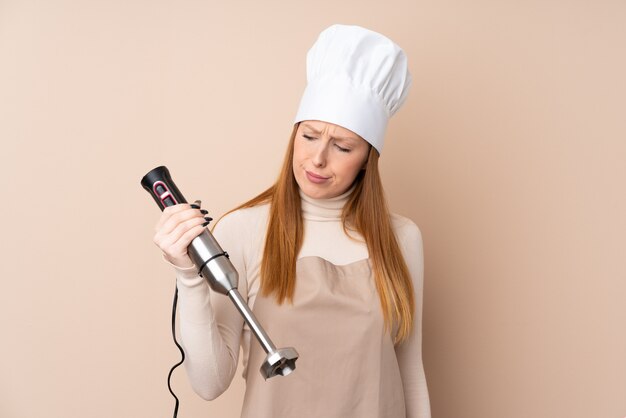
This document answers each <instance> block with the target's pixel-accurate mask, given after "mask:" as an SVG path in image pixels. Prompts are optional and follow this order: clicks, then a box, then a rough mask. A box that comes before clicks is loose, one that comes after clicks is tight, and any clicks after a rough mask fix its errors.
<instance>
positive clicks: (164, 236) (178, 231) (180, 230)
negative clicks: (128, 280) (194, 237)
mask: <svg viewBox="0 0 626 418" xmlns="http://www.w3.org/2000/svg"><path fill="white" fill-rule="evenodd" d="M203 221H204V218H197V217H193V218H191V219H189V220H187V221H184V222H181V223H180V224H178V225H177V226H176V227H175V228H174V229H173V230H172V231H170V232H164V230H163V229H161V230H159V231H157V233H156V234H155V235H154V238H153V241H154V243H155V244H156V245H157V246H158V247H159V248H160V249H161V250H162V251H163V252H165V253H168V254H169V255H171V256H174V257H178V256H180V255H181V253H180V248H176V249H173V248H172V247H173V246H174V245H175V244H176V243H177V242H178V241H179V240H180V239H181V237H183V235H185V233H187V231H189V230H190V229H192V228H194V227H196V226H198V225H202V223H203ZM189 242H191V240H190V241H189ZM182 254H184V252H183V253H182Z"/></svg>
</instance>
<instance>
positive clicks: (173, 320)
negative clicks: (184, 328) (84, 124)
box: [167, 287, 185, 418]
mask: <svg viewBox="0 0 626 418" xmlns="http://www.w3.org/2000/svg"><path fill="white" fill-rule="evenodd" d="M177 303H178V287H176V290H175V291H174V306H173V307H172V337H173V338H174V343H175V344H176V347H178V349H179V350H180V354H181V356H182V358H181V359H180V361H179V362H178V363H176V364H175V365H174V366H173V367H172V368H171V369H170V373H169V374H168V375H167V388H168V389H169V390H170V393H171V394H172V396H173V397H174V399H176V406H174V418H176V417H177V416H178V398H177V397H176V395H175V394H174V392H173V391H172V385H171V384H170V379H171V377H172V373H173V372H174V369H175V368H177V367H178V366H180V365H181V364H183V361H185V352H184V351H183V348H182V347H181V346H180V344H178V341H176V305H177Z"/></svg>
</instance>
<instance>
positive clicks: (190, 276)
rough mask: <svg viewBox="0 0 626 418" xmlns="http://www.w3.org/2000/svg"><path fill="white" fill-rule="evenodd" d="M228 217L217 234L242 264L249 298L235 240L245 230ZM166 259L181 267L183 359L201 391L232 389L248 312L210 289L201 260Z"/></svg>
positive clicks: (214, 393) (242, 288)
mask: <svg viewBox="0 0 626 418" xmlns="http://www.w3.org/2000/svg"><path fill="white" fill-rule="evenodd" d="M228 218H230V217H224V218H223V219H222V220H221V221H220V222H219V223H218V224H217V226H216V227H215V230H214V232H213V235H214V236H215V238H216V239H217V240H218V242H219V243H220V246H221V247H222V248H223V249H224V250H225V251H227V252H228V254H229V256H230V260H231V262H232V263H233V265H234V266H235V269H237V272H238V273H239V287H238V289H239V292H240V293H241V296H242V297H243V299H244V300H246V301H247V286H246V285H245V284H246V280H245V269H244V267H245V264H244V261H243V251H241V250H239V248H241V246H240V245H239V246H238V245H235V244H236V242H235V240H236V238H237V237H240V236H241V235H239V234H237V233H236V232H235V231H232V230H231V229H232V228H231V227H232V226H233V225H232V223H231V222H230V219H228ZM163 260H164V261H165V262H167V263H168V264H170V265H171V266H172V267H174V269H175V272H176V286H177V288H178V300H179V312H180V319H179V323H180V338H181V346H182V347H183V351H184V352H185V361H184V362H183V365H184V366H185V370H186V371H187V376H188V378H189V382H190V384H191V386H192V388H193V390H194V391H195V392H196V393H197V394H198V395H199V396H200V397H202V398H203V399H206V400H213V399H215V398H217V397H218V396H220V395H221V394H222V393H223V392H224V391H225V390H226V389H228V387H229V386H230V384H231V382H232V380H233V377H234V375H235V371H236V370H237V364H238V358H239V344H240V341H241V334H242V330H243V317H242V316H241V314H240V313H239V311H237V309H236V307H235V305H234V304H233V303H232V301H231V300H230V298H229V297H228V296H225V295H222V294H219V293H217V292H214V291H213V290H212V289H210V287H209V285H208V283H207V281H206V280H205V279H204V278H203V277H201V276H199V275H198V274H197V267H196V266H194V267H189V268H184V269H183V268H178V267H176V266H175V265H174V264H172V263H170V262H169V261H167V260H166V259H165V257H163Z"/></svg>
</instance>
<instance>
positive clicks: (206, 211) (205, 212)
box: [200, 209, 209, 215]
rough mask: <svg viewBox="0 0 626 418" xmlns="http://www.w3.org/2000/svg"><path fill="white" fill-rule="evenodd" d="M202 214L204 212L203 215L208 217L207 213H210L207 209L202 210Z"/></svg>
mask: <svg viewBox="0 0 626 418" xmlns="http://www.w3.org/2000/svg"><path fill="white" fill-rule="evenodd" d="M200 212H202V214H203V215H206V214H207V213H209V211H208V210H206V209H202V210H201V211H200Z"/></svg>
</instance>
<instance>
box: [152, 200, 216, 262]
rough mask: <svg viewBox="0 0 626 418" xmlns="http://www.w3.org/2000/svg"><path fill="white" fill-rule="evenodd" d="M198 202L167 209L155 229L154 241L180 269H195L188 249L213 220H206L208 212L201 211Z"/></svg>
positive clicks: (180, 204)
mask: <svg viewBox="0 0 626 418" xmlns="http://www.w3.org/2000/svg"><path fill="white" fill-rule="evenodd" d="M196 202H198V204H197V205H196V204H191V205H190V204H189V203H179V204H177V205H173V206H168V207H166V208H165V209H164V210H163V212H162V213H161V217H160V218H159V221H158V222H157V224H156V226H155V227H154V230H155V234H154V238H153V239H152V240H153V241H154V243H155V244H156V246H157V247H159V248H160V249H161V251H163V254H165V258H166V259H167V260H168V261H169V262H170V263H172V264H174V265H175V266H177V267H180V268H188V267H193V265H194V263H193V261H191V258H189V255H188V254H187V247H189V244H190V243H191V241H193V239H194V238H195V237H197V236H198V235H200V234H201V233H202V231H204V229H205V228H206V226H207V225H208V224H209V222H210V221H211V218H209V217H206V218H205V215H206V214H207V213H208V212H207V211H206V210H204V209H202V210H201V209H200V206H199V201H196Z"/></svg>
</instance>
